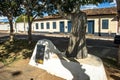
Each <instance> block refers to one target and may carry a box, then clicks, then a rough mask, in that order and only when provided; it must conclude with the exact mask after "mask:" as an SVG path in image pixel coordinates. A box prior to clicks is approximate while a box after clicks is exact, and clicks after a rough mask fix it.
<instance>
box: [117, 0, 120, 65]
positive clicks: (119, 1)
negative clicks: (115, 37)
mask: <svg viewBox="0 0 120 80" xmlns="http://www.w3.org/2000/svg"><path fill="white" fill-rule="evenodd" d="M116 3H117V21H118V27H119V30H118V31H119V32H118V33H120V0H116ZM118 65H119V66H120V45H119V49H118Z"/></svg>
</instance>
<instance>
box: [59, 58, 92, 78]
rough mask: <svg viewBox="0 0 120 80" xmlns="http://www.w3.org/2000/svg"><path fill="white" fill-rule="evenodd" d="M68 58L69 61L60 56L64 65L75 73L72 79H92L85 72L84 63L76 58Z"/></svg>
mask: <svg viewBox="0 0 120 80" xmlns="http://www.w3.org/2000/svg"><path fill="white" fill-rule="evenodd" d="M59 58H60V57H59ZM67 59H68V60H69V61H66V60H65V59H63V58H62V59H61V58H60V61H61V63H62V65H63V66H64V67H65V68H66V69H68V70H69V71H70V72H71V74H72V75H73V79H72V80H90V77H89V76H88V75H87V74H86V73H85V71H86V70H85V69H83V68H82V65H81V64H80V63H79V62H78V61H77V60H75V59H74V58H70V59H69V58H67Z"/></svg>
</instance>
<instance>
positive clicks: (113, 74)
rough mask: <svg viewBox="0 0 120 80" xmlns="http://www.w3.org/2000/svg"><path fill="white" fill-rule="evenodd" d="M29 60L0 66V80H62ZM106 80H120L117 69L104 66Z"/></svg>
mask: <svg viewBox="0 0 120 80" xmlns="http://www.w3.org/2000/svg"><path fill="white" fill-rule="evenodd" d="M28 63H29V59H21V60H18V61H15V62H14V63H12V64H10V65H8V66H5V67H3V65H2V63H1V64H0V80H64V79H62V78H59V77H57V76H55V75H52V74H49V73H48V72H46V71H44V70H42V69H39V68H36V67H33V66H31V65H29V64H28ZM105 69H106V73H107V76H108V80H120V71H119V70H118V69H115V68H112V67H109V66H105Z"/></svg>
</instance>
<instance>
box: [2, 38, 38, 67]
mask: <svg viewBox="0 0 120 80" xmlns="http://www.w3.org/2000/svg"><path fill="white" fill-rule="evenodd" d="M35 44H36V42H33V43H32V44H31V45H29V44H28V42H27V40H15V41H14V42H12V43H11V42H9V41H6V42H4V43H2V44H1V45H0V61H1V62H3V63H4V64H5V65H7V64H10V63H12V62H14V61H16V60H18V59H20V58H30V57H31V55H32V51H33V49H34V46H35Z"/></svg>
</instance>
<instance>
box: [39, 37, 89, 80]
mask: <svg viewBox="0 0 120 80" xmlns="http://www.w3.org/2000/svg"><path fill="white" fill-rule="evenodd" d="M43 44H44V45H46V50H45V53H46V54H44V57H45V59H46V60H48V59H50V57H51V56H50V54H52V55H54V54H56V55H57V57H58V59H59V60H60V64H61V65H62V66H63V67H64V68H65V69H67V70H68V71H69V72H70V73H71V75H72V76H73V80H90V77H89V76H88V75H87V74H86V73H85V71H86V70H85V69H83V68H82V65H81V64H80V63H79V62H78V61H77V60H76V59H74V58H66V56H65V54H64V52H60V51H59V50H58V49H57V48H56V47H55V46H54V44H53V43H52V42H51V41H50V40H46V39H44V40H40V41H38V43H37V45H43ZM66 76H68V75H66ZM70 77H71V76H70Z"/></svg>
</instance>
